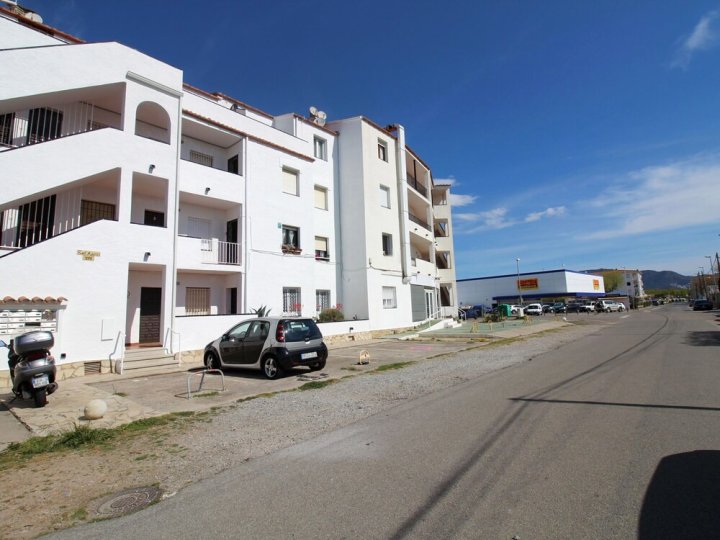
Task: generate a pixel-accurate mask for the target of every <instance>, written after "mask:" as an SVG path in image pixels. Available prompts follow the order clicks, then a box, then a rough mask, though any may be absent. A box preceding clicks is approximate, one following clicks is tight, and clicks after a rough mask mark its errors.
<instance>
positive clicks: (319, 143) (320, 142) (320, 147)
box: [314, 137, 327, 161]
mask: <svg viewBox="0 0 720 540" xmlns="http://www.w3.org/2000/svg"><path fill="white" fill-rule="evenodd" d="M314 140H315V145H314V148H315V157H316V158H318V159H322V160H323V161H327V141H326V140H325V139H321V138H320V137H315V139H314Z"/></svg>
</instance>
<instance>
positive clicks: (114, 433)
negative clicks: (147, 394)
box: [0, 412, 201, 470]
mask: <svg viewBox="0 0 720 540" xmlns="http://www.w3.org/2000/svg"><path fill="white" fill-rule="evenodd" d="M196 416H197V417H199V416H201V415H199V414H198V415H195V413H192V412H182V413H172V414H167V415H164V416H156V417H152V418H143V419H141V420H136V421H135V422H131V423H129V424H125V425H124V426H119V427H116V428H94V427H91V426H89V425H87V424H82V425H77V424H76V425H75V427H74V428H73V429H71V430H70V431H65V432H62V433H57V434H52V435H45V436H42V437H31V438H29V439H27V440H25V441H23V442H19V443H12V444H10V445H9V446H8V447H7V448H6V449H5V450H4V451H3V452H0V470H4V469H9V468H22V467H24V466H25V462H27V461H28V460H29V459H31V458H33V457H34V456H39V455H43V454H49V453H55V452H67V451H73V450H78V449H89V448H103V447H108V446H109V443H111V442H115V441H118V440H123V439H127V438H131V437H135V436H137V435H138V434H139V433H144V432H147V431H151V430H155V429H162V428H163V427H165V426H181V425H184V424H186V423H188V422H194V421H195V420H196Z"/></svg>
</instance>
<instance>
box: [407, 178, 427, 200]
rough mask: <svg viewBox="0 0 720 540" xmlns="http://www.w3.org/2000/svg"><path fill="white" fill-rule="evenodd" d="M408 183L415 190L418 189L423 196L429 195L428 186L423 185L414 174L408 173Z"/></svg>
mask: <svg viewBox="0 0 720 540" xmlns="http://www.w3.org/2000/svg"><path fill="white" fill-rule="evenodd" d="M407 183H408V184H409V185H410V186H411V187H412V188H413V189H414V190H415V191H417V192H418V193H419V194H420V195H422V196H423V197H427V188H426V187H425V186H424V185H422V184H421V183H420V182H418V181H417V180H416V179H415V178H413V177H412V176H410V175H408V177H407Z"/></svg>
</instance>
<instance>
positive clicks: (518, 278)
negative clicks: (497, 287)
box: [515, 258, 522, 307]
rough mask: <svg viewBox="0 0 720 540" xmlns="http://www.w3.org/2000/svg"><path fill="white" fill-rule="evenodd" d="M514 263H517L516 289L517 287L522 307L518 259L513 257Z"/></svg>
mask: <svg viewBox="0 0 720 540" xmlns="http://www.w3.org/2000/svg"><path fill="white" fill-rule="evenodd" d="M515 264H516V265H517V289H518V298H520V307H522V288H521V287H520V259H519V258H517V259H515Z"/></svg>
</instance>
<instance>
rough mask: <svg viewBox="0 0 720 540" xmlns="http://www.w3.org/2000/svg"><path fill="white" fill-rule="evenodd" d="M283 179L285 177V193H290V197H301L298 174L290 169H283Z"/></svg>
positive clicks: (283, 188)
mask: <svg viewBox="0 0 720 540" xmlns="http://www.w3.org/2000/svg"><path fill="white" fill-rule="evenodd" d="M282 177H283V187H282V190H283V192H284V193H289V194H290V195H300V189H299V185H298V172H297V171H292V170H290V169H283V170H282Z"/></svg>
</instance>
